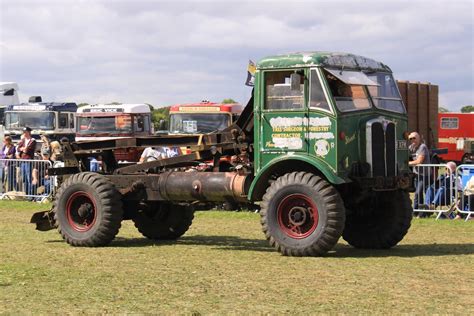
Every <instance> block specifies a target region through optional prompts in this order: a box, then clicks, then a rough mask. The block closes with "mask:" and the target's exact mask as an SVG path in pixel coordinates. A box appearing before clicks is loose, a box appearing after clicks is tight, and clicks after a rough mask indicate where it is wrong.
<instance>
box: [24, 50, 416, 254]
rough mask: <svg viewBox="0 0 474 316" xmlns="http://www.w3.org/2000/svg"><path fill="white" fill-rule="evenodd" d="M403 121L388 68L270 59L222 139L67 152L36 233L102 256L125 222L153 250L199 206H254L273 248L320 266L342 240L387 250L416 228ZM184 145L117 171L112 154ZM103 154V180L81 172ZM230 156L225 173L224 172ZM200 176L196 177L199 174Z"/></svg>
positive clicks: (109, 144) (346, 58) (101, 145)
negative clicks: (49, 233) (181, 151)
mask: <svg viewBox="0 0 474 316" xmlns="http://www.w3.org/2000/svg"><path fill="white" fill-rule="evenodd" d="M406 133H407V116H406V111H405V107H404V105H403V102H402V100H401V97H400V93H399V91H398V88H397V84H396V81H395V80H394V78H393V75H392V71H391V69H390V68H389V67H388V66H386V65H385V64H383V63H381V62H378V61H375V60H372V59H369V58H365V57H362V56H357V55H353V54H346V53H330V52H307V53H293V54H286V55H278V56H270V57H267V58H264V59H262V60H260V62H258V63H257V69H256V73H255V86H254V90H253V92H252V97H251V98H250V101H249V103H248V105H247V107H246V108H245V109H244V111H243V112H242V115H241V116H240V118H239V120H238V121H237V122H236V123H235V124H234V125H232V126H231V127H229V128H227V129H226V130H224V131H222V132H218V133H211V134H204V135H181V136H173V135H168V136H161V137H142V138H129V139H119V140H108V141H97V142H88V143H72V144H69V143H64V144H63V150H64V153H63V154H64V161H65V167H64V168H56V169H54V170H52V173H53V174H55V175H57V176H58V178H59V179H60V182H61V183H62V184H61V186H60V187H59V189H58V190H57V192H56V194H55V197H54V206H53V208H52V210H51V211H49V212H44V213H41V212H40V213H37V214H35V215H34V216H33V218H32V222H35V223H36V224H37V228H39V229H40V230H46V229H50V228H53V227H57V228H58V230H59V232H60V233H61V235H62V236H63V238H64V239H65V240H66V241H67V242H68V243H69V244H71V245H73V246H102V245H107V244H108V243H110V242H111V241H112V240H113V239H114V237H115V235H116V234H117V233H118V231H119V228H120V225H121V221H122V220H125V219H131V220H132V221H134V223H135V226H136V227H137V228H138V230H139V231H140V232H141V233H142V234H143V235H144V236H146V237H148V238H151V239H176V238H179V237H180V236H181V235H183V234H184V233H185V232H186V231H187V229H188V228H189V226H190V225H191V223H192V219H193V212H194V208H193V205H195V204H196V203H197V202H220V201H224V202H225V201H232V202H249V201H250V202H254V203H256V204H258V205H259V206H260V208H261V210H260V215H261V224H262V229H263V232H264V234H265V236H266V238H267V240H268V241H269V243H270V245H271V246H272V247H274V248H275V249H277V250H278V251H279V252H281V253H282V254H284V255H291V256H319V255H324V254H325V253H327V252H328V251H330V250H331V249H332V248H333V247H334V246H335V244H336V243H337V242H338V240H339V239H340V237H341V236H342V238H344V239H345V240H346V241H347V242H348V243H349V244H350V245H352V246H354V247H357V248H371V249H379V248H390V247H393V246H395V245H396V244H397V243H398V242H400V241H401V240H402V239H403V237H404V236H405V234H406V233H407V231H408V229H409V227H410V222H411V219H412V208H411V203H410V199H409V195H408V189H409V188H410V187H411V177H410V172H409V169H408V150H407V142H406ZM158 145H167V146H187V147H189V148H190V149H191V151H192V152H191V153H190V154H187V155H182V156H178V157H173V158H168V159H164V160H160V161H154V162H147V163H143V164H138V165H133V166H127V167H119V166H118V165H117V163H116V161H115V160H114V156H113V154H111V152H112V151H113V150H114V149H116V148H130V147H150V146H158ZM94 155H101V157H102V159H103V165H104V170H103V172H101V173H92V172H89V171H88V161H89V159H88V157H90V156H94ZM222 156H229V157H230V159H229V160H228V161H231V166H229V165H228V164H226V165H225V166H220V164H219V162H220V161H221V157H222ZM203 165H204V167H203Z"/></svg>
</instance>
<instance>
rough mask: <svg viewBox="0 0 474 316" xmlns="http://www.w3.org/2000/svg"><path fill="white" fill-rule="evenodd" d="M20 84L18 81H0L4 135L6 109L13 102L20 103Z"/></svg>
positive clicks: (0, 121) (0, 116) (0, 122)
mask: <svg viewBox="0 0 474 316" xmlns="http://www.w3.org/2000/svg"><path fill="white" fill-rule="evenodd" d="M19 103H20V99H19V97H18V84H17V83H16V82H0V129H1V130H2V137H1V139H3V133H4V127H3V125H4V124H5V109H6V108H7V106H9V105H11V104H19Z"/></svg>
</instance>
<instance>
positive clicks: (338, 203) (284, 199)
mask: <svg viewBox="0 0 474 316" xmlns="http://www.w3.org/2000/svg"><path fill="white" fill-rule="evenodd" d="M261 207H262V209H261V211H260V216H261V223H262V228H263V232H264V233H265V236H266V237H267V240H268V241H269V242H270V245H271V246H273V247H275V248H276V249H277V250H278V251H279V252H281V253H282V254H283V255H288V256H318V255H323V254H325V253H326V252H328V251H329V250H331V249H332V248H333V247H334V245H335V244H336V243H337V241H338V240H339V238H340V236H341V234H342V231H343V229H344V221H345V210H344V204H343V202H342V199H341V197H340V195H339V193H338V192H337V191H336V189H335V188H334V187H333V186H331V185H330V184H329V183H328V182H326V181H325V180H323V179H321V178H320V177H319V176H316V175H314V174H311V173H305V172H292V173H288V174H285V175H283V176H281V177H279V178H278V179H277V180H276V181H275V182H273V183H272V184H271V186H270V187H269V188H268V189H267V192H266V193H265V195H264V196H263V201H262V205H261Z"/></svg>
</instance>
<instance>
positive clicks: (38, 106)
mask: <svg viewBox="0 0 474 316" xmlns="http://www.w3.org/2000/svg"><path fill="white" fill-rule="evenodd" d="M7 111H57V112H76V111H77V104H76V103H74V102H65V103H61V102H38V103H21V104H12V105H9V106H8V107H7Z"/></svg>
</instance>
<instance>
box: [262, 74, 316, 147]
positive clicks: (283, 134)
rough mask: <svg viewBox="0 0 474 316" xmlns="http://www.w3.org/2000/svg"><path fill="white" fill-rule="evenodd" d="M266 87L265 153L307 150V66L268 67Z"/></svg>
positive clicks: (263, 127)
mask: <svg viewBox="0 0 474 316" xmlns="http://www.w3.org/2000/svg"><path fill="white" fill-rule="evenodd" d="M263 88H264V95H263V99H264V100H263V102H262V103H261V106H262V111H261V113H262V115H261V128H262V131H261V135H260V141H261V142H260V148H261V149H260V150H261V151H262V152H263V153H265V152H267V153H281V152H307V150H308V142H307V137H306V136H307V132H308V108H307V105H306V103H307V102H306V99H307V98H306V97H305V94H306V93H305V90H306V89H305V76H304V70H303V69H301V70H284V71H267V72H266V73H265V74H264V87H263Z"/></svg>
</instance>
